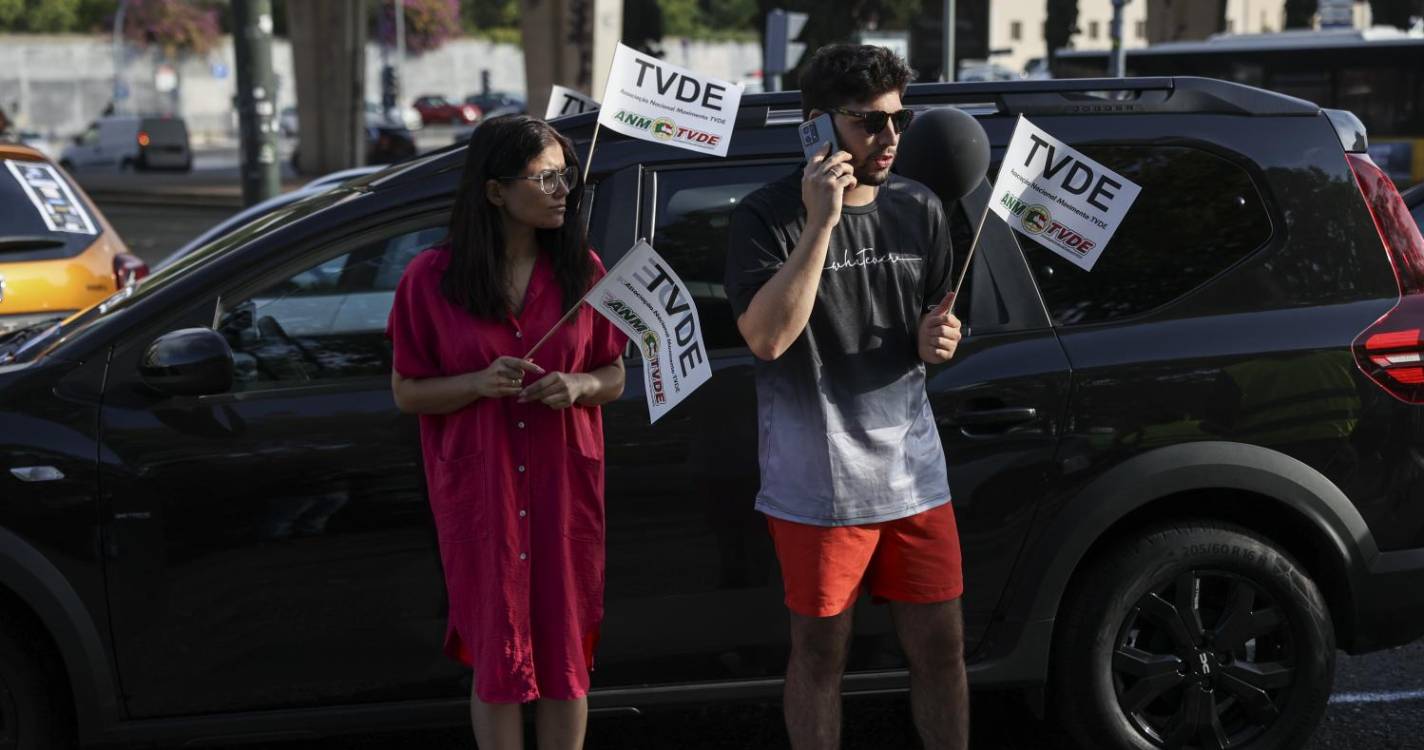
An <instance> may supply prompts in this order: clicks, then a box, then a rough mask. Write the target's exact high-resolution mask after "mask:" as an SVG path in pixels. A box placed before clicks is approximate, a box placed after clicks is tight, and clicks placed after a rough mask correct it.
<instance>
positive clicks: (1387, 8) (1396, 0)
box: [1370, 0, 1424, 29]
mask: <svg viewBox="0 0 1424 750" xmlns="http://www.w3.org/2000/svg"><path fill="white" fill-rule="evenodd" d="M1370 15H1371V16H1372V17H1373V18H1374V23H1375V25H1377V26H1394V27H1397V28H1401V29H1407V28H1409V26H1410V21H1411V20H1412V18H1414V17H1418V16H1424V1H1421V0H1370Z"/></svg>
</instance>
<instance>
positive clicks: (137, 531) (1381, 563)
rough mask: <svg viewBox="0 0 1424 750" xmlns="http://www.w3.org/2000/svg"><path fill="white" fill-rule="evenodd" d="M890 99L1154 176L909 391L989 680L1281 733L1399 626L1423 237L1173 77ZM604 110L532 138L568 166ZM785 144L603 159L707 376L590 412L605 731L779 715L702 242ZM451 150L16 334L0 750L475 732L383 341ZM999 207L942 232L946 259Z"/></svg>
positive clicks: (610, 236)
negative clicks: (923, 403)
mask: <svg viewBox="0 0 1424 750" xmlns="http://www.w3.org/2000/svg"><path fill="white" fill-rule="evenodd" d="M906 100H907V103H908V104H909V106H912V107H914V108H917V109H921V110H923V109H926V108H932V107H944V106H955V107H960V108H963V109H964V110H966V111H968V112H970V113H971V114H973V115H975V116H976V117H978V118H979V120H980V122H982V123H983V125H984V127H985V129H986V130H987V132H988V133H989V136H990V140H991V143H992V145H993V151H994V154H995V159H996V160H997V158H999V157H1001V156H1002V154H1003V151H1004V148H1005V146H1006V145H1007V142H1008V140H1009V136H1010V132H1011V130H1012V128H1013V126H1014V122H1015V118H1017V117H1018V116H1019V115H1020V114H1022V115H1027V116H1029V117H1030V118H1032V119H1033V120H1034V122H1035V123H1037V124H1038V125H1039V126H1041V127H1043V128H1044V129H1046V130H1047V131H1048V132H1050V133H1052V134H1053V135H1054V136H1056V137H1057V138H1059V139H1061V140H1063V141H1066V142H1068V143H1070V144H1072V145H1074V146H1075V147H1077V148H1079V149H1081V150H1083V151H1085V152H1086V153H1087V154H1088V155H1090V156H1091V157H1093V158H1094V159H1096V160H1098V161H1099V162H1102V163H1103V164H1106V165H1107V166H1109V167H1111V168H1113V169H1114V170H1116V171H1118V172H1119V173H1121V174H1124V175H1126V176H1127V177H1129V178H1130V179H1132V180H1133V181H1135V182H1136V183H1137V184H1139V185H1141V186H1142V192H1141V194H1140V196H1139V197H1138V199H1137V202H1136V204H1135V205H1134V206H1133V208H1132V210H1131V211H1130V212H1129V214H1128V216H1127V218H1126V220H1125V222H1124V223H1123V224H1122V226H1121V228H1120V229H1119V230H1118V232H1117V235H1116V236H1115V238H1114V239H1113V240H1112V244H1111V245H1110V246H1109V248H1108V250H1107V252H1106V253H1105V254H1104V255H1103V257H1102V259H1101V260H1100V261H1099V262H1098V264H1097V267H1096V268H1095V269H1094V270H1093V271H1092V272H1091V273H1085V272H1082V271H1080V270H1078V269H1077V268H1076V267H1073V266H1071V265H1069V264H1067V263H1066V262H1064V261H1061V260H1060V259H1059V258H1058V257H1057V256H1055V255H1053V254H1051V253H1049V252H1047V251H1045V250H1043V249H1041V248H1039V247H1038V246H1037V245H1035V244H1033V243H1031V242H1028V241H1024V240H1022V239H1021V238H1018V237H1016V235H1015V234H1014V232H1013V231H1012V230H1010V229H1009V228H1008V227H1007V226H1006V225H1005V224H1003V223H1002V222H999V221H997V220H996V219H993V218H991V219H990V222H989V224H988V226H987V228H986V229H985V231H984V238H983V241H982V246H981V248H980V251H979V255H978V257H977V258H976V260H975V261H974V263H973V264H972V267H971V268H970V270H969V277H968V282H967V285H966V292H965V294H967V295H968V299H967V302H965V303H963V304H962V305H961V310H962V313H963V317H964V318H965V321H966V325H967V326H969V328H970V331H971V333H970V335H969V336H968V337H967V338H966V339H965V341H964V343H963V344H962V345H961V347H960V350H959V353H958V356H957V357H956V358H955V359H954V360H953V361H952V362H951V363H949V364H947V365H944V366H939V367H935V368H932V369H931V372H930V375H929V380H928V383H929V385H928V387H929V391H930V398H931V400H932V402H933V405H934V409H935V413H936V414H937V415H938V419H939V424H940V429H941V437H942V439H943V442H944V446H945V454H946V458H947V460H948V463H949V475H950V480H951V486H952V487H953V491H954V496H955V509H956V513H957V515H958V517H959V522H960V531H961V535H962V542H963V550H964V555H965V574H966V578H967V581H968V590H967V593H966V595H965V600H964V601H965V611H966V614H967V649H968V658H969V661H970V664H971V667H970V669H971V675H972V681H973V684H974V685H975V686H976V687H1014V688H1023V689H1025V690H1027V691H1028V693H1029V694H1030V695H1031V696H1032V697H1033V698H1034V701H1035V702H1036V703H1037V705H1039V706H1040V707H1044V708H1048V709H1052V710H1053V711H1054V712H1055V713H1057V714H1058V715H1060V716H1061V717H1062V720H1063V721H1064V722H1065V723H1066V724H1067V725H1068V726H1069V727H1070V728H1071V730H1072V732H1073V733H1074V735H1075V736H1076V737H1078V739H1079V740H1080V741H1081V743H1082V744H1083V745H1084V746H1085V747H1089V748H1151V747H1167V748H1218V747H1226V746H1230V747H1240V748H1278V747H1299V746H1300V745H1301V744H1303V742H1304V741H1305V738H1306V736H1307V735H1308V734H1309V733H1310V731H1311V729H1312V727H1313V726H1314V725H1315V723H1316V721H1317V719H1318V718H1319V717H1320V715H1321V712H1322V711H1323V710H1324V707H1325V705H1326V699H1327V697H1328V695H1329V693H1330V688H1331V680H1332V673H1333V665H1334V655H1335V652H1336V648H1337V647H1339V648H1343V649H1345V650H1347V651H1349V652H1362V651H1369V650H1372V649H1380V648H1384V647H1387V646H1391V645H1394V644H1400V643H1404V642H1407V641H1410V640H1412V639H1414V638H1416V637H1417V636H1419V635H1420V634H1421V633H1424V456H1421V454H1420V448H1421V446H1424V421H1421V414H1424V413H1422V412H1421V410H1420V408H1419V406H1418V404H1419V403H1420V402H1421V400H1424V363H1421V353H1424V342H1421V335H1420V331H1421V327H1424V293H1421V292H1424V242H1421V239H1420V235H1419V232H1418V229H1417V228H1416V227H1415V226H1414V224H1413V222H1412V221H1411V220H1410V217H1409V214H1408V211H1407V210H1406V209H1405V208H1404V204H1403V203H1402V201H1401V200H1400V198H1399V196H1398V194H1397V193H1396V192H1395V190H1394V188H1393V186H1392V185H1391V184H1390V183H1389V180H1388V178H1386V177H1385V176H1384V175H1383V174H1381V173H1380V171H1379V170H1378V169H1376V168H1375V167H1374V166H1373V165H1372V164H1371V162H1370V161H1369V159H1368V158H1367V157H1366V156H1365V135H1364V132H1363V129H1362V128H1361V127H1360V126H1359V123H1358V121H1357V120H1355V119H1354V118H1353V117H1352V116H1350V115H1349V114H1347V113H1343V112H1322V111H1321V110H1320V109H1319V108H1318V107H1315V106H1313V105H1311V104H1308V103H1306V102H1303V101H1300V100H1297V99H1292V98H1288V97H1284V96H1278V95H1275V94H1271V93H1267V92H1264V91H1260V90H1256V89H1251V88H1246V87H1242V86H1238V85H1234V84H1228V83H1222V82H1217V81H1210V80H1201V79H1183V78H1176V79H1174V78H1150V79H1126V80H1122V79H1118V80H1086V81H1021V82H1011V83H1003V82H993V83H979V84H929V85H923V86H920V85H916V86H912V87H911V89H910V90H909V92H908V93H907V96H906ZM593 117H594V115H592V114H587V115H577V116H573V117H569V118H565V119H561V120H557V121H556V124H557V126H558V127H560V128H561V129H562V130H564V132H566V133H568V134H569V135H570V136H572V137H573V138H574V139H575V140H576V141H577V142H579V143H580V144H581V148H587V143H588V141H589V139H590V137H591V136H592V134H593V127H594V120H593ZM799 120H800V112H799V101H798V97H797V95H796V94H795V93H794V92H791V93H776V94H766V95H756V96H748V97H746V98H745V99H743V103H742V108H741V112H740V114H739V116H738V118H737V126H738V130H737V133H736V136H735V138H734V139H733V141H732V146H731V153H730V155H729V156H728V157H727V158H725V159H716V158H710V157H703V156H698V155H694V154H690V153H688V152H686V151H682V150H676V149H673V148H671V147H668V146H664V145H661V144H653V143H647V142H643V141H635V140H628V139H623V138H620V137H618V136H615V135H613V134H611V133H604V134H602V136H603V137H602V138H601V139H600V143H599V146H598V151H597V154H596V155H595V158H594V165H593V174H594V177H593V179H592V180H591V182H592V185H591V191H590V194H589V196H588V197H589V199H588V200H587V201H586V203H585V205H584V209H585V218H586V221H587V222H588V223H589V226H590V231H591V234H592V237H593V241H594V243H595V244H596V246H597V247H598V248H600V249H601V250H602V252H603V253H604V259H605V262H607V263H612V262H614V261H616V260H617V259H618V257H619V256H620V254H621V253H622V252H624V251H625V249H626V248H629V247H631V246H632V245H633V244H634V241H635V240H636V239H637V238H639V237H647V238H649V239H650V240H651V241H652V243H653V244H654V245H655V246H656V247H657V248H658V250H659V251H660V252H661V254H662V255H663V256H664V257H665V258H667V259H668V261H670V262H671V263H672V264H673V265H674V266H675V268H676V269H677V271H678V273H679V274H680V275H681V276H682V278H683V279H684V280H685V281H687V282H688V284H689V287H690V288H691V289H692V290H693V292H694V294H695V295H696V296H697V303H698V305H699V310H700V315H701V320H702V322H703V325H704V327H705V329H706V330H705V336H706V343H707V346H708V348H709V350H710V357H711V360H712V363H713V366H714V368H715V370H716V376H715V377H714V378H713V379H712V380H711V381H710V382H709V383H708V384H707V385H706V386H704V387H703V388H702V389H701V390H699V391H698V392H697V393H696V394H694V395H693V397H692V398H690V399H689V400H688V402H686V403H684V404H683V405H681V406H679V407H678V409H676V410H675V411H674V412H672V413H671V414H670V415H669V416H668V417H666V418H664V419H662V420H661V421H660V422H659V423H658V424H657V425H654V426H649V424H648V420H647V416H646V411H645V407H644V396H643V393H642V385H641V379H640V378H638V377H637V376H636V375H634V376H633V377H630V379H629V385H628V390H627V393H626V394H625V395H624V396H623V398H622V399H620V400H618V401H617V402H615V403H613V404H610V405H608V406H607V407H605V420H606V427H605V430H606V436H607V465H608V471H607V477H608V479H607V484H608V487H607V497H608V523H607V540H606V541H607V550H608V585H607V599H606V601H607V618H606V622H605V623H604V628H603V632H604V639H603V641H602V644H601V646H600V648H599V651H598V665H597V669H596V672H595V674H594V685H595V687H596V690H595V692H594V693H593V694H592V696H591V698H590V705H591V707H592V708H593V710H594V711H596V712H598V711H627V710H630V709H647V708H649V707H654V706H657V705H659V704H667V703H674V702H689V701H697V702H703V701H716V700H727V699H747V698H752V699H755V698H774V697H775V696H778V695H779V693H780V690H781V673H782V669H783V667H784V665H785V663H786V653H787V623H786V613H785V609H784V607H783V605H782V591H781V584H780V581H779V580H778V575H777V570H776V564H775V560H774V557H773V555H772V552H771V548H770V545H769V543H768V539H767V532H766V528H765V523H764V521H763V520H762V519H761V518H760V517H759V516H758V515H757V514H756V513H755V512H753V510H752V503H753V495H754V494H755V491H756V488H757V468H756V459H755V452H756V449H755V446H756V427H755V424H754V420H755V411H756V410H755V402H754V398H755V396H754V391H753V375H752V370H753V359H752V355H751V354H750V352H749V351H748V350H747V348H746V346H745V345H744V343H743V342H742V341H741V339H740V337H739V336H738V334H737V331H736V327H735V325H734V323H733V320H732V316H731V311H730V308H729V306H728V304H727V301H726V295H725V291H724V289H723V287H722V278H723V265H724V258H725V253H726V247H727V242H728V238H727V236H726V228H727V220H728V214H729V212H730V211H731V209H732V207H733V206H734V205H735V204H736V203H737V202H738V201H739V200H740V199H741V198H742V197H743V196H745V195H746V194H747V193H749V192H750V191H752V190H753V189H755V188H757V187H758V186H760V185H762V184H763V183H766V182H768V181H770V180H773V179H776V178H778V177H780V176H782V175H784V174H786V173H787V172H788V171H790V170H793V169H795V168H796V166H797V164H798V162H799V161H800V156H799V155H800V150H799V148H798V143H797V138H796V130H795V126H796V124H797V122H798V121H799ZM463 158H464V153H463V147H454V148H451V149H448V150H446V151H443V152H440V153H436V154H433V155H430V156H427V157H423V158H420V159H417V160H415V161H412V162H408V163H406V164H404V165H400V166H398V167H393V168H391V169H388V170H386V171H384V172H382V173H379V174H377V175H374V176H372V177H369V178H364V179H363V180H361V181H358V182H355V183H351V184H349V185H347V186H346V187H344V188H341V189H337V190H334V191H332V192H328V193H324V194H321V195H318V196H314V197H312V198H309V199H306V200H305V201H302V202H299V203H296V204H293V205H291V206H287V207H283V208H281V209H278V210H276V211H275V212H273V213H272V214H270V215H268V216H266V217H264V218H260V219H258V220H256V221H254V222H253V223H251V224H249V225H247V226H246V227H244V228H242V229H241V230H239V231H236V232H234V233H232V234H230V235H228V236H226V237H224V238H222V239H220V240H218V241H215V242H214V243H213V244H211V245H209V246H208V247H207V248H205V249H203V250H200V251H198V252H196V253H194V254H192V255H190V256H188V257H187V258H184V260H183V261H181V262H179V263H177V264H175V265H173V266H171V267H169V268H167V269H165V270H164V271H163V272H161V273H158V274H155V275H154V276H152V277H150V278H149V279H148V280H146V281H145V283H144V284H142V285H140V286H139V287H138V288H137V289H129V290H125V291H124V292H122V293H121V294H119V295H117V296H116V297H115V298H114V299H112V300H110V301H109V302H107V303H105V304H103V305H101V306H98V307H96V308H93V309H91V310H89V311H87V312H85V313H82V314H80V315H79V316H77V317H75V318H73V319H71V320H69V321H67V322H66V323H64V324H63V325H62V326H60V327H58V328H55V329H50V330H42V331H35V330H31V331H23V332H21V333H20V334H19V335H18V336H16V337H12V338H10V339H8V340H7V341H5V342H4V343H0V362H3V363H4V364H3V365H0V443H3V447H2V448H0V455H3V461H4V464H5V470H4V471H3V473H0V602H3V606H0V747H6V748H26V749H31V748H42V747H48V746H50V744H51V740H52V739H53V738H56V737H62V736H64V733H65V732H66V731H67V730H68V729H69V728H70V727H74V728H76V730H77V731H76V732H75V734H76V735H77V738H78V739H79V740H80V741H81V742H84V743H93V742H99V741H104V740H109V741H121V740H128V739H151V740H190V739H195V738H209V739H211V738H240V737H244V736H246V737H252V736H269V737H277V736H284V735H285V733H287V732H304V733H306V732H335V731H342V730H350V729H358V728H369V727H396V726H406V725H414V724H429V723H443V722H448V723H452V724H458V723H462V722H464V721H465V720H466V719H465V716H466V713H465V702H466V700H467V697H466V696H468V694H469V683H468V679H469V677H468V673H467V672H466V671H465V670H463V669H461V668H459V667H457V666H456V665H455V664H453V663H451V662H449V661H448V660H447V659H446V658H445V657H444V656H443V655H442V654H441V649H440V644H441V636H442V635H443V632H444V616H445V612H444V609H443V607H444V601H445V597H444V592H443V588H442V583H441V571H440V564H439V558H438V556H437V553H436V544H435V536H434V533H433V529H432V525H431V520H430V514H429V510H428V507H427V504H426V500H425V492H424V487H423V479H422V472H421V468H420V466H421V464H420V448H419V444H418V439H417V433H416V424H415V420H414V419H413V418H409V417H404V416H402V415H400V414H399V413H397V411H396V409H395V406H394V404H393V403H392V399H391V394H390V391H389V373H390V352H389V348H388V345H387V343H386V341H385V340H384V337H383V330H384V326H385V320H386V315H387V310H388V309H389V306H390V303H391V298H392V294H393V290H394V289H395V285H396V281H397V279H398V278H399V277H400V275H401V272H402V269H403V268H404V267H405V265H406V263H407V262H409V260H410V259H411V257H413V256H414V255H415V253H417V252H418V251H419V250H421V249H422V248H424V247H426V246H428V245H430V244H431V243H433V242H434V241H436V240H437V239H439V238H440V237H441V235H442V234H443V232H444V229H443V227H444V226H445V223H446V220H447V218H448V215H449V212H450V207H451V202H452V200H453V195H454V191H455V187H456V183H457V181H458V178H459V173H460V170H461V167H462V162H463ZM995 166H997V165H995ZM991 177H992V175H991ZM988 195H989V187H988V182H987V181H986V182H985V183H984V184H983V185H981V186H980V187H979V189H978V190H976V191H974V192H973V193H971V194H970V195H968V196H967V197H965V198H964V199H963V200H959V201H955V202H952V203H951V204H950V209H951V213H952V223H953V225H954V229H955V234H956V245H957V247H959V248H960V249H961V250H963V249H964V248H966V247H967V246H968V241H969V236H970V234H971V229H972V227H971V221H970V219H969V217H978V216H979V214H980V212H981V211H982V209H983V206H984V202H985V201H986V200H987V197H988ZM959 257H963V253H962V252H961V253H959ZM628 368H629V371H630V372H631V373H637V372H639V370H640V368H641V363H640V362H638V361H637V359H636V353H630V359H629V361H628ZM856 617H857V619H856V627H855V641H856V642H855V644H854V648H853V650H852V657H851V658H852V663H851V664H850V670H849V673H848V675H847V677H846V689H847V692H849V693H866V692H881V691H887V690H901V689H904V688H905V687H906V686H907V684H908V676H907V672H906V670H905V663H904V660H903V657H902V656H901V655H900V653H899V651H898V649H897V648H896V647H895V643H894V636H893V630H892V627H891V623H890V621H889V617H888V615H887V613H886V611H885V608H883V607H874V606H869V605H868V604H862V607H861V609H860V610H859V611H858V612H857V615H856Z"/></svg>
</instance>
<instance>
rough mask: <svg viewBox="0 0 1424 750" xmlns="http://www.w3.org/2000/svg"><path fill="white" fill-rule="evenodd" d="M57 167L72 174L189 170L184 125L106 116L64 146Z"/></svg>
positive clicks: (190, 161)
mask: <svg viewBox="0 0 1424 750" xmlns="http://www.w3.org/2000/svg"><path fill="white" fill-rule="evenodd" d="M59 163H60V166H62V167H64V168H65V169H67V170H69V171H71V172H75V171H83V170H91V169H96V168H97V169H113V168H117V169H119V170H120V171H127V170H130V169H176V170H179V171H183V172H187V171H189V170H191V169H192V168H193V150H192V147H191V146H190V144H189V142H188V126H187V124H186V123H184V121H183V118H181V117H141V116H139V115H110V116H108V117H101V118H99V119H98V120H95V121H94V122H93V123H90V125H89V127H88V128H87V129H85V131H84V132H83V133H80V134H79V135H76V136H74V141H73V143H71V144H70V145H68V146H65V147H64V151H62V152H61V153H60V155H59Z"/></svg>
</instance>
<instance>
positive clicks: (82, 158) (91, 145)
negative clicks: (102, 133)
mask: <svg viewBox="0 0 1424 750" xmlns="http://www.w3.org/2000/svg"><path fill="white" fill-rule="evenodd" d="M69 153H70V155H71V156H70V159H69V161H70V163H71V164H73V165H74V166H75V167H93V166H94V165H96V164H98V163H99V123H97V122H94V123H90V124H89V127H88V128H86V129H85V130H84V132H83V133H80V134H79V135H77V136H75V139H74V147H73V148H71V149H70V150H69Z"/></svg>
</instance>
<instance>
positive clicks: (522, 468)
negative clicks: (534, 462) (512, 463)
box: [519, 464, 524, 474]
mask: <svg viewBox="0 0 1424 750" xmlns="http://www.w3.org/2000/svg"><path fill="white" fill-rule="evenodd" d="M519 473H520V474H523V473H524V465H523V464H520V465H519Z"/></svg>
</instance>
